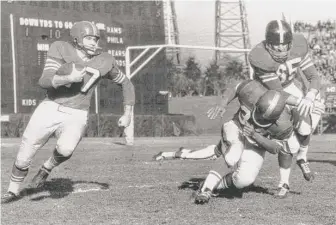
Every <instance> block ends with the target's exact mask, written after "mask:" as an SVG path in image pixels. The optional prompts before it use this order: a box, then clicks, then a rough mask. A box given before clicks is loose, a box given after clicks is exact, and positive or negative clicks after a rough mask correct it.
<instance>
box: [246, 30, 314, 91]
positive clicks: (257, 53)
mask: <svg viewBox="0 0 336 225" xmlns="http://www.w3.org/2000/svg"><path fill="white" fill-rule="evenodd" d="M249 62H250V64H251V66H252V68H253V70H254V79H257V80H259V81H261V82H262V83H264V84H265V86H266V87H268V89H272V90H282V89H283V87H287V86H288V85H290V84H291V83H292V82H293V81H294V79H295V77H296V76H297V74H298V73H297V70H298V69H300V70H301V71H302V72H303V74H304V75H305V76H306V78H307V80H308V81H310V87H311V88H315V89H317V90H318V89H319V88H320V83H319V77H318V72H317V70H316V68H315V66H314V63H313V60H312V59H311V57H310V55H309V52H308V43H307V40H306V39H305V37H304V36H303V35H302V34H294V35H293V42H292V47H291V49H290V51H289V56H288V58H287V60H286V61H285V62H284V63H279V62H276V61H275V60H274V59H273V58H272V55H271V54H270V53H269V52H268V51H267V49H266V42H265V41H263V42H261V43H259V44H258V45H256V46H255V47H254V48H253V49H252V50H251V52H250V54H249Z"/></svg>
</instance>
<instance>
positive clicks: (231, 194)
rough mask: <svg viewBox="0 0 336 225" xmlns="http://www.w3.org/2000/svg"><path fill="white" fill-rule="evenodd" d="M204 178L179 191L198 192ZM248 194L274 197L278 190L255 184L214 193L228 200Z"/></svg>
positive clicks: (181, 187) (292, 192)
mask: <svg viewBox="0 0 336 225" xmlns="http://www.w3.org/2000/svg"><path fill="white" fill-rule="evenodd" d="M204 180H205V179H204V178H191V179H190V180H188V181H184V182H183V183H182V184H181V185H180V186H179V187H178V189H181V190H185V189H191V190H193V191H197V190H198V189H199V187H200V185H201V184H202V183H203V182H204ZM247 192H254V193H261V194H267V195H272V196H274V195H275V193H276V192H277V188H264V187H261V186H258V185H255V184H252V185H250V186H248V187H245V188H243V189H237V188H228V189H222V190H218V191H216V192H215V193H214V195H215V196H216V197H220V198H227V199H233V198H242V197H243V193H247ZM289 193H290V194H294V195H300V194H301V193H300V192H296V191H290V192H289Z"/></svg>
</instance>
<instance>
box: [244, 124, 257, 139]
mask: <svg viewBox="0 0 336 225" xmlns="http://www.w3.org/2000/svg"><path fill="white" fill-rule="evenodd" d="M254 132H255V131H254V128H253V126H252V125H251V124H249V123H246V125H244V128H243V135H244V136H245V137H252V136H253V133H254Z"/></svg>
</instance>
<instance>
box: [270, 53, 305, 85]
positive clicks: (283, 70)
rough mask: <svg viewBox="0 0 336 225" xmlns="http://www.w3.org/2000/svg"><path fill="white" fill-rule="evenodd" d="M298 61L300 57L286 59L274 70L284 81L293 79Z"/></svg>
mask: <svg viewBox="0 0 336 225" xmlns="http://www.w3.org/2000/svg"><path fill="white" fill-rule="evenodd" d="M300 62H301V57H299V58H294V59H291V60H288V61H286V62H285V63H284V64H281V65H280V66H279V68H278V70H277V72H276V73H277V75H278V76H279V79H280V81H281V82H284V81H290V80H293V79H294V76H295V72H296V70H297V68H298V67H299V65H300Z"/></svg>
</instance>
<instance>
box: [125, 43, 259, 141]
mask: <svg viewBox="0 0 336 225" xmlns="http://www.w3.org/2000/svg"><path fill="white" fill-rule="evenodd" d="M163 48H187V49H203V50H218V51H225V52H228V53H245V52H249V51H250V49H237V48H221V47H214V46H197V45H176V44H170V43H169V44H164V45H142V46H141V45H139V46H128V47H127V48H126V55H125V63H126V66H125V70H126V71H125V72H126V76H127V77H128V78H129V79H132V77H134V76H135V75H136V74H137V73H138V72H139V71H140V70H141V69H142V68H143V67H144V66H146V65H147V63H148V62H149V61H150V60H151V59H152V58H154V57H155V56H156V55H157V54H158V53H159V52H160V51H161V50H162V49H163ZM151 49H155V51H154V52H153V53H151V54H150V56H149V57H148V58H147V59H146V60H144V61H143V62H142V63H141V65H139V67H138V68H136V69H134V70H133V71H132V70H131V69H132V67H133V66H134V64H135V63H136V62H138V61H139V60H140V59H141V58H142V57H143V56H144V55H145V54H146V53H147V52H148V51H149V50H151ZM132 50H143V51H142V52H141V53H140V54H139V55H138V56H137V57H136V58H135V59H134V60H132V59H131V55H130V54H131V51H132ZM249 71H250V78H252V77H253V76H252V68H251V67H250V68H249ZM124 134H125V140H126V144H127V145H133V143H134V109H133V110H132V119H131V123H130V125H129V126H128V127H126V128H125V129H124Z"/></svg>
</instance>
